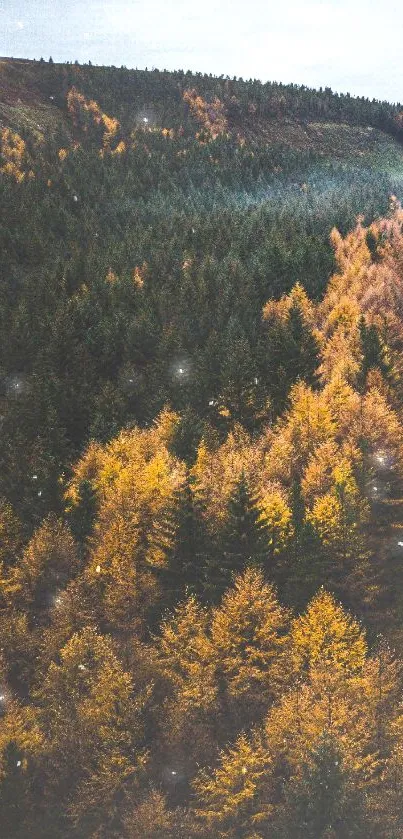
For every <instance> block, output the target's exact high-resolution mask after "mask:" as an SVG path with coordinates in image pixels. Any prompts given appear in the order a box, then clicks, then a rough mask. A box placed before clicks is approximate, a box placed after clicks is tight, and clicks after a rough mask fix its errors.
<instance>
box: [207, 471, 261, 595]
mask: <svg viewBox="0 0 403 839" xmlns="http://www.w3.org/2000/svg"><path fill="white" fill-rule="evenodd" d="M268 554H269V548H268V533H267V528H266V526H265V523H264V521H263V520H262V511H261V510H260V509H259V507H258V505H257V501H256V498H255V497H254V496H253V494H252V492H251V491H250V488H249V485H248V481H247V479H246V476H245V472H244V471H243V472H242V474H241V476H240V479H239V481H238V483H237V485H236V488H235V490H234V492H233V494H232V496H231V498H230V500H229V503H228V517H227V521H226V523H225V527H224V533H223V536H222V543H221V550H220V562H219V569H216V575H215V576H216V585H217V589H218V590H220V591H221V592H223V591H224V590H225V589H226V587H227V586H228V585H229V584H230V582H231V577H232V576H233V575H234V574H238V573H239V572H242V571H244V570H245V568H247V567H249V566H252V565H254V566H257V565H263V566H264V565H265V564H266V561H267V558H268ZM221 557H222V559H221ZM220 576H221V580H220V579H219V578H220Z"/></svg>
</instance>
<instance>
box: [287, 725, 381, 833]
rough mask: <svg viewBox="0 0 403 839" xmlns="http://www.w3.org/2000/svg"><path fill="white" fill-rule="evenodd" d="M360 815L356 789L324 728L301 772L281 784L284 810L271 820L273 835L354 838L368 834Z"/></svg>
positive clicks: (332, 740) (358, 796) (359, 801)
mask: <svg viewBox="0 0 403 839" xmlns="http://www.w3.org/2000/svg"><path fill="white" fill-rule="evenodd" d="M362 815H363V814H362V802H361V800H360V794H359V790H358V789H357V788H354V786H353V785H352V783H351V780H350V778H349V775H348V773H347V772H346V770H345V769H344V768H343V762H342V757H341V753H340V750H339V749H338V748H337V744H336V743H335V742H334V739H333V738H332V737H331V736H329V735H328V734H327V733H326V732H325V733H324V734H323V735H322V737H321V738H320V740H319V742H318V744H317V745H316V747H315V748H313V749H312V750H311V752H310V754H309V755H308V760H307V761H306V762H304V764H303V766H302V771H301V774H300V775H299V776H297V777H295V778H293V779H292V780H291V781H290V782H289V783H288V785H286V787H285V804H284V810H283V812H282V813H281V815H280V817H279V819H278V822H279V823H278V824H277V826H276V823H275V824H274V835H275V836H276V837H279V839H280V837H281V839H331V838H332V839H358V837H360V836H369V835H370V834H369V833H368V825H365V823H364V820H363V818H362ZM361 831H362V832H361Z"/></svg>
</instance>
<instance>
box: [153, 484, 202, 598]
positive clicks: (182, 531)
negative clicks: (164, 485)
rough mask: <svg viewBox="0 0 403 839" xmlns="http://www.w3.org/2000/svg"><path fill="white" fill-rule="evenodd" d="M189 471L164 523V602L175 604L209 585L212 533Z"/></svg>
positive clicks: (200, 591)
mask: <svg viewBox="0 0 403 839" xmlns="http://www.w3.org/2000/svg"><path fill="white" fill-rule="evenodd" d="M193 484H194V482H193V480H192V478H191V477H190V476H189V475H188V476H187V478H186V480H185V482H184V484H183V486H181V487H180V488H179V489H177V490H176V492H175V493H174V500H173V506H172V510H171V511H170V514H169V515H168V516H167V517H166V518H165V520H164V522H163V523H162V527H161V537H162V540H163V541H164V542H165V544H166V545H168V549H167V551H166V564H165V566H164V567H163V568H162V569H161V580H162V586H163V602H164V605H165V606H169V607H171V606H173V605H175V604H176V603H177V602H178V600H180V599H181V598H182V597H183V595H184V594H185V592H187V593H189V594H196V595H199V596H200V595H201V594H202V593H203V592H204V590H205V588H206V573H207V568H208V562H207V553H206V552H207V551H208V548H209V542H210V539H209V535H208V533H207V529H206V525H205V519H204V517H203V513H202V501H201V499H200V497H199V496H197V495H196V494H195V492H194V488H193Z"/></svg>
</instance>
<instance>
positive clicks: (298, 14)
mask: <svg viewBox="0 0 403 839" xmlns="http://www.w3.org/2000/svg"><path fill="white" fill-rule="evenodd" d="M0 55H2V56H14V57H18V58H37V59H39V58H41V56H43V58H45V59H48V58H49V56H50V55H51V56H52V58H53V60H54V61H75V60H78V61H79V62H80V63H86V62H88V60H91V61H92V63H93V64H113V65H115V66H118V67H120V66H121V65H122V64H123V65H125V66H126V67H138V68H145V67H148V69H152V68H153V67H157V68H159V69H167V70H178V69H182V70H193V71H201V72H207V73H213V74H214V75H221V74H224V75H225V76H226V75H228V76H231V77H232V76H238V77H242V78H244V79H249V78H257V79H261V80H262V81H281V82H284V83H289V82H294V83H296V84H304V85H307V86H309V87H316V88H318V87H326V86H328V87H331V88H332V90H334V91H339V92H344V93H346V92H349V93H351V94H352V95H357V96H368V97H369V98H371V99H372V98H374V97H375V98H376V99H387V100H389V101H391V102H397V101H399V102H403V72H402V71H403V3H401V2H398V0H327V2H320V0H313V1H312V0H307V2H304V0H276V2H274V0H197V1H196V0H0Z"/></svg>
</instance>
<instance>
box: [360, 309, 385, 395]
mask: <svg viewBox="0 0 403 839" xmlns="http://www.w3.org/2000/svg"><path fill="white" fill-rule="evenodd" d="M358 328H359V332H360V342H361V353H362V362H361V370H360V371H359V373H358V383H359V385H360V386H361V388H363V387H364V386H365V382H366V379H367V375H368V372H369V371H370V370H372V369H373V368H374V367H377V368H378V369H379V370H380V371H381V373H382V375H383V376H385V377H386V376H388V374H390V372H391V370H390V364H389V362H388V359H387V354H386V348H385V346H384V345H383V343H382V341H381V338H380V335H379V332H378V329H377V328H376V326H375V325H374V324H370V325H369V326H367V323H366V320H365V317H364V315H362V316H361V318H360V320H359V324H358Z"/></svg>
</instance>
